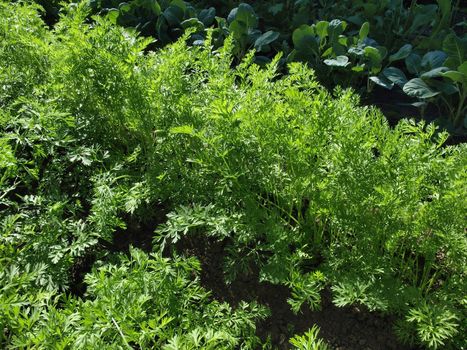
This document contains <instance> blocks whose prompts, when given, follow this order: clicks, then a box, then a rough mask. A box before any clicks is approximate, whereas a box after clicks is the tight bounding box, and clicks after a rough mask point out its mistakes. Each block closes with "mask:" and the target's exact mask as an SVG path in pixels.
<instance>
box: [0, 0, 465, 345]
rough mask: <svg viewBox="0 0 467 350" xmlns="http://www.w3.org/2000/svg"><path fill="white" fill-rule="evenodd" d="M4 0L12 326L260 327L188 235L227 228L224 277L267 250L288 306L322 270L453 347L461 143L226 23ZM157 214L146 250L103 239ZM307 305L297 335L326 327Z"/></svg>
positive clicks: (95, 333)
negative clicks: (146, 32) (144, 26)
mask: <svg viewBox="0 0 467 350" xmlns="http://www.w3.org/2000/svg"><path fill="white" fill-rule="evenodd" d="M0 12H1V15H0V37H1V38H2V40H1V41H0V65H1V69H0V86H1V87H2V88H1V89H0V111H1V112H0V113H1V114H0V127H1V129H0V130H1V135H0V144H1V145H2V153H1V158H0V207H1V214H0V225H1V228H2V229H1V231H0V232H1V233H0V267H1V268H0V271H1V272H0V281H1V282H0V304H1V308H0V322H1V323H0V329H1V332H0V344H1V346H2V347H4V348H32V347H35V348H44V349H49V348H60V349H66V348H84V349H87V348H97V347H102V348H109V349H115V348H134V347H140V348H164V349H195V348H208V349H222V348H224V349H233V348H244V349H248V348H251V349H254V348H259V347H261V346H262V347H264V348H268V347H270V344H269V345H268V342H267V340H266V341H265V340H264V339H259V338H258V337H257V336H256V335H255V322H256V321H258V320H261V319H264V318H265V317H266V316H267V315H268V311H267V310H266V309H265V308H264V307H263V306H261V305H258V304H256V303H249V304H248V303H242V304H240V306H239V307H237V308H235V309H232V308H231V307H230V306H229V305H227V304H222V303H219V302H216V301H213V300H212V298H210V295H209V292H208V291H206V290H205V289H203V288H202V287H201V286H200V283H199V277H198V272H199V263H198V262H197V261H196V260H195V259H193V258H186V257H180V256H179V255H180V252H178V251H177V249H176V243H177V242H179V241H180V240H181V239H182V238H183V237H195V238H196V237H200V236H203V237H206V236H207V237H210V239H213V240H219V241H222V242H224V243H225V244H226V247H227V254H226V256H225V257H224V271H223V273H224V276H225V279H226V281H228V282H229V281H233V280H235V278H236V277H237V276H238V275H241V274H245V273H248V271H253V270H255V269H259V271H260V274H259V278H260V280H261V281H268V282H270V283H274V284H279V285H285V286H287V287H288V288H290V291H291V298H290V299H289V303H290V307H291V309H292V310H293V311H294V312H296V313H299V312H300V311H301V310H303V308H304V307H308V308H311V309H319V308H320V305H321V301H320V299H321V297H320V295H321V291H322V290H323V289H324V288H327V287H329V288H331V290H332V291H333V302H334V303H335V304H336V305H337V306H346V305H356V304H358V305H364V306H366V307H367V308H369V309H370V310H377V311H381V312H384V313H387V314H391V315H395V316H396V317H397V318H398V319H399V321H398V323H397V327H396V331H397V334H398V336H399V337H400V339H401V340H403V341H404V342H406V343H408V344H418V345H422V346H425V347H426V348H429V349H439V348H443V349H444V348H445V349H449V348H452V349H462V348H464V347H465V339H464V337H463V335H464V334H465V333H466V332H467V328H466V324H465V320H466V319H467V317H466V316H467V315H466V314H467V308H466V300H465V290H466V289H467V286H466V276H465V266H466V262H467V253H466V252H467V239H466V236H465V212H466V209H467V201H466V198H467V196H466V188H467V187H466V186H465V185H466V172H465V169H466V166H467V152H466V146H465V145H464V144H460V145H457V146H444V145H443V144H444V143H445V141H446V139H447V136H448V135H447V134H446V133H437V132H436V128H435V126H434V125H433V124H430V125H426V124H425V123H419V124H417V123H415V122H414V121H413V120H412V121H409V120H402V121H401V122H400V123H399V124H398V125H397V126H396V127H395V128H391V127H390V126H389V125H388V123H387V121H386V119H385V118H384V116H383V115H382V114H381V113H380V112H379V111H378V110H376V109H374V108H370V107H361V106H359V98H358V96H357V95H356V94H355V93H353V92H352V91H350V90H343V89H340V88H337V89H335V90H334V91H333V93H330V92H329V91H328V90H327V89H325V88H324V87H322V86H321V85H320V84H319V83H318V82H317V79H316V77H315V73H314V71H313V70H311V69H310V68H309V67H307V65H306V64H304V63H300V62H291V63H288V64H287V70H288V74H287V75H285V76H284V75H282V74H281V73H280V70H281V62H282V59H283V57H284V56H281V55H280V54H279V55H276V56H275V57H274V58H273V59H272V61H271V62H270V63H268V64H267V65H266V66H265V67H264V68H261V67H260V66H259V65H257V64H255V60H256V56H255V52H254V51H249V52H247V53H245V55H244V56H243V58H242V59H241V60H240V61H237V60H238V56H237V55H238V46H237V39H236V37H235V35H231V36H229V37H227V38H226V39H225V40H223V44H222V46H217V45H216V44H215V42H216V40H217V39H216V38H217V34H216V29H212V30H208V31H207V32H206V36H205V37H204V38H203V42H202V43H201V42H200V43H197V44H196V45H192V44H193V41H192V40H193V35H194V34H196V33H197V32H196V30H195V29H191V30H188V32H187V33H185V34H184V35H182V37H181V38H180V39H179V40H178V41H176V42H175V43H174V44H170V45H168V46H166V47H165V48H163V49H159V50H157V51H148V50H147V48H148V47H150V45H151V44H152V42H153V39H152V38H144V37H141V36H138V35H137V33H136V32H135V31H131V30H128V29H124V28H123V27H120V26H116V25H115V23H114V22H115V18H114V17H113V16H112V15H111V14H109V15H108V16H105V17H99V16H95V17H92V22H90V21H89V18H90V14H91V12H92V7H89V6H88V5H87V3H86V2H80V3H77V4H74V5H73V6H70V7H68V8H67V9H66V10H64V12H63V14H62V17H61V19H60V21H59V22H58V23H57V24H56V25H55V26H54V28H53V29H52V30H50V29H49V28H47V27H46V26H45V25H44V23H43V22H42V21H41V19H40V17H39V12H38V8H37V7H35V6H26V5H24V4H22V3H19V4H12V3H4V2H1V3H0ZM237 14H238V12H237ZM329 26H331V25H330V24H329ZM329 28H330V27H329ZM329 28H328V36H329V33H330V32H331V33H332V31H330V30H329ZM315 30H316V28H315ZM235 61H236V63H237V64H236V65H235V67H234V68H232V63H233V62H235ZM161 206H162V207H164V210H165V211H166V212H168V213H169V214H167V216H166V218H165V219H164V217H163V213H161V212H160V210H158V209H157V208H160V207H161ZM161 217H162V220H163V221H164V222H163V223H162V224H160V225H154V227H153V229H154V238H153V243H154V247H153V252H152V253H150V254H148V253H145V252H142V251H138V250H135V249H133V250H131V253H130V254H129V255H124V254H116V253H114V252H113V251H112V250H111V249H109V246H110V245H111V244H112V242H114V241H115V240H124V239H125V237H124V235H125V229H126V228H127V227H128V225H129V224H130V221H131V222H135V221H136V222H158V221H160V220H161ZM89 256H92V257H94V259H93V260H95V262H94V264H93V269H92V271H91V272H90V273H89V274H87V275H86V277H85V280H84V281H85V284H86V285H87V290H86V292H85V293H84V295H82V296H80V295H76V293H72V291H73V284H75V283H76V282H77V281H76V280H75V277H74V276H75V273H74V271H75V270H76V269H80V266H81V264H82V262H83V261H84V260H85V259H86V258H87V257H89ZM312 326H313V325H310V331H309V332H307V333H306V334H304V335H297V336H296V337H294V338H292V339H291V345H292V346H295V347H297V348H299V349H309V348H317V349H325V348H326V345H325V344H324V343H323V342H322V341H321V340H319V339H318V338H317V328H316V327H312Z"/></svg>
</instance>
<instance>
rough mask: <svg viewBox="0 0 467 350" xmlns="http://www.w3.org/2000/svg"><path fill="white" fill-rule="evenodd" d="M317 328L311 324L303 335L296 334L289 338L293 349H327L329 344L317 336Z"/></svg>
mask: <svg viewBox="0 0 467 350" xmlns="http://www.w3.org/2000/svg"><path fill="white" fill-rule="evenodd" d="M318 334H319V328H318V327H317V326H316V325H313V327H311V328H310V329H309V330H308V331H307V332H305V334H304V335H296V336H294V337H293V338H292V339H290V344H292V346H293V348H294V349H299V350H327V349H329V346H328V345H327V344H326V343H325V342H324V341H323V340H322V339H319V338H318Z"/></svg>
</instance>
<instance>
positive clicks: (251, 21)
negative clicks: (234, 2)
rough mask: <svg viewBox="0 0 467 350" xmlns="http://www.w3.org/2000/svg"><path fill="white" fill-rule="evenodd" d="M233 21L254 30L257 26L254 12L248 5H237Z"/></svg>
mask: <svg viewBox="0 0 467 350" xmlns="http://www.w3.org/2000/svg"><path fill="white" fill-rule="evenodd" d="M235 20H237V21H241V22H243V23H245V24H246V26H247V28H256V26H257V25H258V17H257V16H256V13H255V10H254V9H253V7H251V6H250V5H248V4H243V3H242V4H240V5H238V8H237V12H236V15H235Z"/></svg>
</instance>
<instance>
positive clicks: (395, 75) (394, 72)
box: [383, 67, 407, 87]
mask: <svg viewBox="0 0 467 350" xmlns="http://www.w3.org/2000/svg"><path fill="white" fill-rule="evenodd" d="M383 75H384V76H385V77H386V78H388V79H389V80H390V81H392V82H393V83H394V84H396V85H398V86H400V87H403V86H404V85H405V83H407V77H406V76H405V74H404V72H403V71H401V70H400V69H399V68H396V67H388V68H384V69H383Z"/></svg>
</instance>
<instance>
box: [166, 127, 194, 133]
mask: <svg viewBox="0 0 467 350" xmlns="http://www.w3.org/2000/svg"><path fill="white" fill-rule="evenodd" d="M194 131H195V129H194V128H193V127H192V126H191V125H181V126H175V127H173V128H171V129H170V133H171V134H186V135H193V134H194Z"/></svg>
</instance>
